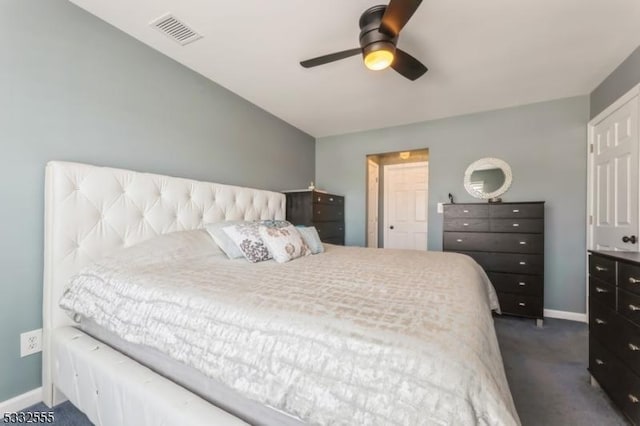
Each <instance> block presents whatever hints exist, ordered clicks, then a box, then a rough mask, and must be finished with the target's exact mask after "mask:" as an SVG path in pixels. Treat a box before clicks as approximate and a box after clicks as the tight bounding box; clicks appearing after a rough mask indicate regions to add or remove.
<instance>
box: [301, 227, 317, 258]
mask: <svg viewBox="0 0 640 426" xmlns="http://www.w3.org/2000/svg"><path fill="white" fill-rule="evenodd" d="M296 229H297V230H298V231H299V232H300V235H302V239H303V240H304V242H305V243H307V246H309V250H311V254H318V253H324V246H323V245H322V241H320V235H318V230H317V229H316V227H315V226H298V227H296Z"/></svg>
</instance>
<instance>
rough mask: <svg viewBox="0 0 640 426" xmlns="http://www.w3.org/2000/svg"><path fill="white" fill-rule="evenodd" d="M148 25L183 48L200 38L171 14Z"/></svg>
mask: <svg viewBox="0 0 640 426" xmlns="http://www.w3.org/2000/svg"><path fill="white" fill-rule="evenodd" d="M150 25H151V26H152V27H153V28H155V29H156V30H158V31H160V32H161V33H162V34H164V35H166V36H167V37H169V38H170V39H172V40H173V41H175V42H176V43H180V44H181V45H183V46H184V45H185V44H189V43H191V42H194V41H196V40H198V39H199V38H202V36H201V35H200V34H198V33H197V32H195V31H194V30H192V29H191V28H190V27H189V26H188V25H187V24H185V23H184V22H182V21H180V20H179V19H178V18H176V17H175V16H173V15H171V14H167V15H163V16H161V17H159V18H158V19H155V20H153V21H152V22H151V24H150Z"/></svg>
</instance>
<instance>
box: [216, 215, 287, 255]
mask: <svg viewBox="0 0 640 426" xmlns="http://www.w3.org/2000/svg"><path fill="white" fill-rule="evenodd" d="M260 226H261V225H260V222H245V223H239V224H237V225H232V226H226V227H224V228H222V230H223V231H224V232H225V233H226V234H227V235H228V236H229V238H231V240H232V241H233V242H234V244H235V245H236V247H237V248H238V249H239V250H240V252H241V253H242V255H243V256H244V257H245V259H247V260H248V261H249V262H253V263H256V262H262V261H263V260H269V259H271V254H270V253H269V249H268V248H267V246H266V245H265V244H264V241H262V238H260V233H259V232H258V227H260ZM262 226H265V225H262ZM265 228H266V226H265ZM269 229H271V228H269ZM273 229H275V228H273Z"/></svg>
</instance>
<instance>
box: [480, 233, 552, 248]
mask: <svg viewBox="0 0 640 426" xmlns="http://www.w3.org/2000/svg"><path fill="white" fill-rule="evenodd" d="M491 235H493V237H492V238H491V245H490V247H489V248H486V249H485V250H489V251H497V252H506V253H543V252H544V236H543V235H542V234H511V233H504V234H491Z"/></svg>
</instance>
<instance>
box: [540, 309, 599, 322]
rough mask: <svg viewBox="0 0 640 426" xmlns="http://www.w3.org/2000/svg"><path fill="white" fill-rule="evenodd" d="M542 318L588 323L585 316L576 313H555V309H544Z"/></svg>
mask: <svg viewBox="0 0 640 426" xmlns="http://www.w3.org/2000/svg"><path fill="white" fill-rule="evenodd" d="M544 316H545V317H547V318H557V319H563V320H569V321H578V322H589V321H588V319H587V314H581V313H578V312H567V311H556V310H555V309H545V310H544Z"/></svg>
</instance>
